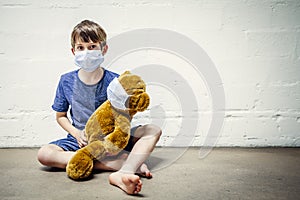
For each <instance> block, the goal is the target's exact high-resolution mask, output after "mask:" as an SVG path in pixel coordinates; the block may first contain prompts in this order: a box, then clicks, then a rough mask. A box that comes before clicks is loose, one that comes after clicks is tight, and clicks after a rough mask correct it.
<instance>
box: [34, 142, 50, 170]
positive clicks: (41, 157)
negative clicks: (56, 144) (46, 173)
mask: <svg viewBox="0 0 300 200" xmlns="http://www.w3.org/2000/svg"><path fill="white" fill-rule="evenodd" d="M51 154H53V150H52V149H51V148H49V146H48V145H46V146H43V147H41V148H40V149H39V151H38V154H37V159H38V161H39V162H40V163H41V164H42V165H45V166H48V165H49V163H50V158H51Z"/></svg>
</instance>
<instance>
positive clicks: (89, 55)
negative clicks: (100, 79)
mask: <svg viewBox="0 0 300 200" xmlns="http://www.w3.org/2000/svg"><path fill="white" fill-rule="evenodd" d="M103 61H104V57H103V54H102V51H101V50H85V51H75V64H76V65H77V66H78V67H80V68H82V69H83V70H84V71H87V72H93V71H95V70H96V69H97V68H98V67H99V66H100V65H101V64H102V63H103Z"/></svg>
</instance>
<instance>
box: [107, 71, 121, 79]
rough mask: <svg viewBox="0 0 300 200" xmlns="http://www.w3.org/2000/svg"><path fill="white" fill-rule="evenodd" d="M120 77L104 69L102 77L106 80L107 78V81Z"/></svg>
mask: <svg viewBox="0 0 300 200" xmlns="http://www.w3.org/2000/svg"><path fill="white" fill-rule="evenodd" d="M119 76H120V75H119V74H117V73H115V72H113V71H110V70H108V69H104V77H106V78H109V79H111V78H112V79H114V78H115V77H119Z"/></svg>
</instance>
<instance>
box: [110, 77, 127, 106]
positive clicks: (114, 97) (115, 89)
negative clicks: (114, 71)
mask: <svg viewBox="0 0 300 200" xmlns="http://www.w3.org/2000/svg"><path fill="white" fill-rule="evenodd" d="M129 97H130V95H128V94H127V92H126V91H125V90H124V88H123V86H122V85H121V83H120V82H119V80H118V78H114V79H113V80H112V81H111V82H110V84H109V85H108V87H107V99H108V100H109V101H110V103H111V104H112V105H113V107H115V108H118V109H121V110H125V109H126V105H125V104H126V101H127V99H128V98H129Z"/></svg>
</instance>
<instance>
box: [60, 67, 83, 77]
mask: <svg viewBox="0 0 300 200" xmlns="http://www.w3.org/2000/svg"><path fill="white" fill-rule="evenodd" d="M78 71H79V69H77V70H74V71H70V72H66V73H64V74H62V75H61V79H68V78H74V76H76V75H77V74H78Z"/></svg>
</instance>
